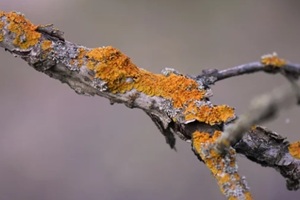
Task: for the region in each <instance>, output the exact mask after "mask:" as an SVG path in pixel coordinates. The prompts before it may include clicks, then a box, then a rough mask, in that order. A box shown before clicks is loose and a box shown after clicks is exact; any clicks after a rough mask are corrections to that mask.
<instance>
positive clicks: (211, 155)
mask: <svg viewBox="0 0 300 200" xmlns="http://www.w3.org/2000/svg"><path fill="white" fill-rule="evenodd" d="M220 135H221V132H220V131H215V133H214V134H213V135H210V134H209V133H205V132H199V131H196V132H194V133H193V138H192V139H193V148H194V149H195V151H196V153H197V154H199V156H200V157H201V159H202V160H203V161H204V163H205V164H206V166H207V167H208V168H209V169H210V171H211V173H212V174H213V176H214V177H215V178H216V180H217V182H218V185H219V187H220V189H221V191H222V193H223V194H224V195H225V196H226V197H227V198H228V199H232V200H234V199H240V198H241V197H243V199H247V200H250V199H252V197H251V194H250V192H249V191H248V189H247V187H246V185H245V184H244V182H243V181H242V179H241V178H240V176H239V174H238V173H237V167H236V160H235V151H234V149H231V150H230V151H229V154H230V155H229V156H228V157H227V159H225V158H224V157H223V156H222V155H220V153H218V151H217V150H216V149H215V148H214V144H215V143H216V141H217V139H218V137H219V136H220Z"/></svg>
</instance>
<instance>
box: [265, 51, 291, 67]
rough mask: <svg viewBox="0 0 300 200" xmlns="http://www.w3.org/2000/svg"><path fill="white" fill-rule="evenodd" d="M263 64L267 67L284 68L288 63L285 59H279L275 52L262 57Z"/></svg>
mask: <svg viewBox="0 0 300 200" xmlns="http://www.w3.org/2000/svg"><path fill="white" fill-rule="evenodd" d="M261 63H262V64H263V65H265V66H272V67H282V66H284V65H285V64H286V61H285V60H284V59H281V58H279V57H278V56H277V54H276V53H275V52H274V53H272V54H267V55H264V56H262V57H261Z"/></svg>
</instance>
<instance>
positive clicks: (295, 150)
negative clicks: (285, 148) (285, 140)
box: [289, 141, 300, 159]
mask: <svg viewBox="0 0 300 200" xmlns="http://www.w3.org/2000/svg"><path fill="white" fill-rule="evenodd" d="M289 152H290V154H291V155H292V156H293V157H294V158H297V159H300V141H297V142H294V143H291V144H290V145H289Z"/></svg>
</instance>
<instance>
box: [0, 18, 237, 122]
mask: <svg viewBox="0 0 300 200" xmlns="http://www.w3.org/2000/svg"><path fill="white" fill-rule="evenodd" d="M0 16H6V18H7V23H8V29H9V30H10V31H11V32H12V33H14V34H15V40H14V44H15V45H16V46H18V47H19V48H22V49H26V48H29V47H31V46H33V45H36V44H37V43H38V41H39V39H40V37H41V33H39V32H37V31H36V29H37V27H38V26H35V25H33V24H31V23H30V22H29V21H28V20H27V19H25V18H24V16H23V15H21V14H18V13H15V12H10V13H3V12H2V13H1V14H0ZM0 37H1V36H0ZM51 45H52V41H50V40H41V49H42V50H43V52H47V51H49V50H51ZM43 55H45V56H46V55H47V54H43ZM69 63H70V64H72V65H77V66H78V67H80V66H83V65H85V66H87V67H88V68H89V69H90V70H92V71H93V72H94V73H95V75H94V77H93V78H100V79H101V80H103V81H105V82H106V83H107V86H108V89H109V91H110V92H111V93H125V92H127V91H130V90H132V89H136V90H137V91H139V92H143V93H144V94H146V95H149V96H160V97H163V98H165V99H169V100H170V101H171V102H172V104H173V106H174V108H181V109H182V110H183V111H184V114H185V120H186V121H190V120H198V121H201V122H205V123H207V124H210V125H213V124H216V123H222V122H225V121H227V120H229V119H230V118H233V117H234V111H233V109H232V108H230V107H228V106H226V105H220V106H208V105H205V104H203V105H197V103H196V101H201V100H203V98H204V96H205V93H206V91H205V90H204V89H199V85H198V83H197V82H196V81H195V80H193V79H191V78H188V77H185V76H182V75H178V74H174V73H171V74H170V75H168V76H164V75H162V74H153V73H150V72H148V71H146V70H143V69H140V68H138V67H137V66H135V65H134V64H133V63H132V62H131V61H130V59H129V57H127V56H126V55H124V54H123V53H121V52H120V51H119V50H118V49H116V48H113V47H110V46H108V47H102V48H94V49H91V50H90V49H85V48H79V49H78V54H77V57H76V58H73V59H71V60H70V61H69Z"/></svg>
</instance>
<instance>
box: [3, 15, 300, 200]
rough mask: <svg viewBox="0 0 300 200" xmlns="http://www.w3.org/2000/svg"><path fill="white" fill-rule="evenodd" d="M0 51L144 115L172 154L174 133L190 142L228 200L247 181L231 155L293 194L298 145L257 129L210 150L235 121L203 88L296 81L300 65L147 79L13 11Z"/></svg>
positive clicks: (120, 58)
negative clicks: (265, 171) (238, 80)
mask: <svg viewBox="0 0 300 200" xmlns="http://www.w3.org/2000/svg"><path fill="white" fill-rule="evenodd" d="M0 46H1V47H3V48H4V49H5V50H7V51H9V52H10V53H12V54H13V55H16V56H19V57H20V58H22V59H23V60H25V61H26V62H27V63H28V64H29V65H30V66H32V67H33V68H34V69H36V70H37V71H40V72H43V73H45V74H47V75H48V76H50V77H51V78H54V79H58V80H60V81H61V82H62V83H67V84H68V85H69V86H70V87H71V88H72V89H73V90H74V91H75V92H76V93H78V94H85V95H92V96H94V95H97V96H102V97H105V98H107V99H109V100H110V102H111V103H123V104H125V105H126V106H127V107H129V108H139V109H142V110H144V111H145V112H146V113H147V115H149V116H150V118H151V119H152V120H153V121H154V122H155V124H156V125H157V127H158V128H159V130H160V131H161V133H162V134H163V135H164V136H165V138H166V141H167V143H168V144H169V145H170V147H171V148H175V137H174V134H176V135H178V136H179V137H180V138H181V139H184V140H187V141H190V140H192V147H193V151H194V152H195V154H196V155H197V156H198V158H199V159H200V160H201V161H203V162H204V163H205V164H206V166H207V167H208V168H209V169H210V171H211V172H212V173H213V175H214V177H215V178H216V180H217V182H218V184H219V187H220V189H221V191H222V192H223V194H224V195H225V196H226V197H227V198H228V199H251V195H250V193H249V189H248V187H247V184H246V181H245V179H244V178H243V177H240V175H239V174H238V171H237V163H236V159H235V158H236V152H237V153H240V154H244V155H246V156H247V157H248V158H249V159H250V160H252V161H254V162H256V163H259V164H261V165H263V166H269V167H272V168H274V169H276V170H278V171H279V172H280V173H281V174H282V175H283V176H284V177H285V178H286V179H287V185H288V188H289V189H292V190H296V189H298V188H299V180H300V159H299V158H300V151H299V150H300V144H299V143H293V144H289V142H288V141H286V140H285V139H284V138H282V137H281V136H280V135H278V134H276V133H274V132H271V131H269V130H267V129H264V128H262V127H258V126H256V127H252V129H250V130H249V129H244V130H243V133H245V134H243V135H240V136H239V138H238V139H236V138H237V137H236V136H234V137H233V138H235V140H234V143H232V142H229V145H228V146H227V147H228V148H227V149H228V151H227V152H226V153H225V154H223V153H220V152H219V151H217V150H216V145H217V144H218V142H217V141H218V140H219V138H220V135H221V134H222V132H223V131H224V125H225V124H231V123H234V120H235V119H236V117H235V114H234V109H233V108H231V107H229V106H227V105H214V104H212V103H211V102H210V100H209V97H210V96H211V94H212V93H211V91H210V89H209V85H210V84H213V83H215V82H217V81H220V80H222V79H225V78H229V77H232V76H236V75H241V74H245V73H252V72H256V71H267V72H274V73H275V72H284V73H286V74H289V75H293V77H294V78H297V77H298V76H299V74H300V67H299V65H295V64H287V63H286V62H284V61H283V60H281V59H279V58H278V57H277V56H275V55H274V56H271V57H269V58H268V59H262V62H255V63H250V64H245V65H241V66H238V67H234V68H232V69H228V70H222V71H218V70H207V71H204V73H203V74H202V75H199V76H197V77H195V78H193V77H191V76H189V75H183V74H180V73H179V72H177V71H176V70H173V69H166V70H164V71H163V73H162V74H153V73H151V72H148V71H146V70H144V69H141V68H138V67H137V66H136V65H134V64H133V63H132V62H131V61H130V59H129V58H128V57H127V56H126V55H124V54H123V53H122V52H120V51H119V50H118V49H116V48H113V47H110V46H108V47H100V48H94V49H90V48H87V47H84V46H79V45H76V44H74V43H72V42H69V41H66V40H65V39H64V37H63V34H62V32H61V31H59V30H57V29H54V28H53V26H52V25H47V26H37V25H34V24H32V23H31V22H30V21H29V20H27V19H26V18H25V17H24V16H23V15H22V14H20V13H15V12H9V13H6V12H0ZM255 122H257V121H255ZM245 131H246V132H245ZM257 144H259V145H257ZM230 145H231V146H230Z"/></svg>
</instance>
